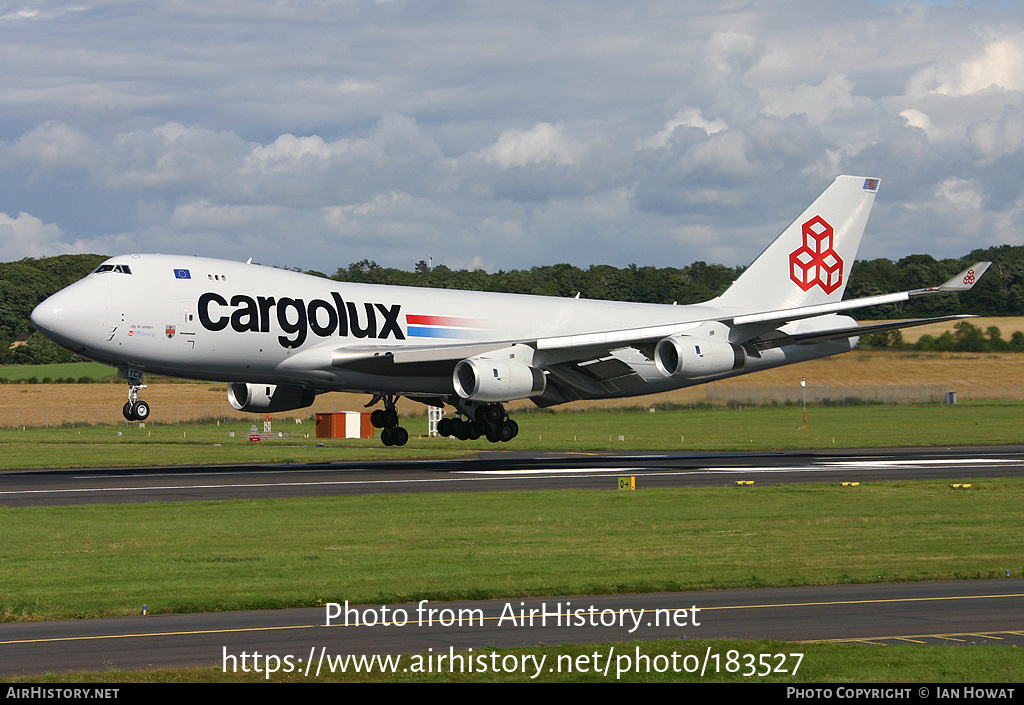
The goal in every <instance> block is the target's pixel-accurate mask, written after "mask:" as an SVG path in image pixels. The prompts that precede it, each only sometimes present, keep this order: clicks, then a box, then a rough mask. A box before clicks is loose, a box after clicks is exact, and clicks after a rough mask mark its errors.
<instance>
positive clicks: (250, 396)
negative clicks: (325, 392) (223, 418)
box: [228, 382, 316, 414]
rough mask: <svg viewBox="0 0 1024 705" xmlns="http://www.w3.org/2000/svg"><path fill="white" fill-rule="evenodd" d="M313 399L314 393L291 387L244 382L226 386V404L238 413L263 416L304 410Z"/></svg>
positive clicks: (314, 397)
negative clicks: (246, 412)
mask: <svg viewBox="0 0 1024 705" xmlns="http://www.w3.org/2000/svg"><path fill="white" fill-rule="evenodd" d="M315 399H316V392H313V391H311V390H309V389H304V388H303V387H297V386H292V385H285V384H251V383H245V382H233V383H231V384H229V385H228V403H229V404H231V406H232V407H233V408H235V409H237V410H238V411H251V412H253V413H257V414H264V413H270V412H272V411H291V410H292V409H304V408H306V407H307V406H310V405H312V404H313V401H314V400H315Z"/></svg>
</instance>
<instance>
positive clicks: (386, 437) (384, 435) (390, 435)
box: [380, 428, 395, 446]
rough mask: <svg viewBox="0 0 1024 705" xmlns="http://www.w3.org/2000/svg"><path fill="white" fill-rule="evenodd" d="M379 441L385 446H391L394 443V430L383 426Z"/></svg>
mask: <svg viewBox="0 0 1024 705" xmlns="http://www.w3.org/2000/svg"><path fill="white" fill-rule="evenodd" d="M380 442H381V443H383V444H384V445H386V446H393V445H394V444H395V439H394V430H393V429H390V428H385V429H383V430H382V431H381V432H380Z"/></svg>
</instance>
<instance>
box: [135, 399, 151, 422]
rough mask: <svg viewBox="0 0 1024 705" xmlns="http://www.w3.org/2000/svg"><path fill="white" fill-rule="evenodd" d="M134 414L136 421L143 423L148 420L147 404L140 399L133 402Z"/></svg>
mask: <svg viewBox="0 0 1024 705" xmlns="http://www.w3.org/2000/svg"><path fill="white" fill-rule="evenodd" d="M134 412H135V419H136V420H137V421H145V420H146V419H148V418H149V404H148V403H146V402H144V401H142V400H141V399H140V400H139V401H137V402H135V409H134Z"/></svg>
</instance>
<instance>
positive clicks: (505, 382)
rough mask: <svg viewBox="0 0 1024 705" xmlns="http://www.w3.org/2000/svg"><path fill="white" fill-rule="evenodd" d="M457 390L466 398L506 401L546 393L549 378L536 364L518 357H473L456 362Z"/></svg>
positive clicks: (455, 377)
mask: <svg viewBox="0 0 1024 705" xmlns="http://www.w3.org/2000/svg"><path fill="white" fill-rule="evenodd" d="M452 381H453V382H454V383H455V392H456V394H458V395H459V396H460V397H462V398H463V399H474V400H476V401H486V402H506V401H511V400H513V399H525V398H527V397H535V396H537V395H539V394H543V393H544V389H545V388H546V387H547V379H546V378H545V377H544V373H543V372H541V371H540V370H538V369H537V368H536V367H530V366H529V365H525V364H523V363H522V362H516V361H515V360H491V359H488V358H483V357H470V358H466V359H465V360H462V361H461V362H459V364H457V365H456V366H455V372H454V373H453V375H452Z"/></svg>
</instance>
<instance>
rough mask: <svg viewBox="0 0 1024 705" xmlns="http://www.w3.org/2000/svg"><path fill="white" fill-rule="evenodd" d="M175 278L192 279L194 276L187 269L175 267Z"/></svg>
mask: <svg viewBox="0 0 1024 705" xmlns="http://www.w3.org/2000/svg"><path fill="white" fill-rule="evenodd" d="M174 278H175V279H191V278H192V273H191V272H189V271H188V270H187V269H175V270H174Z"/></svg>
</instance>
